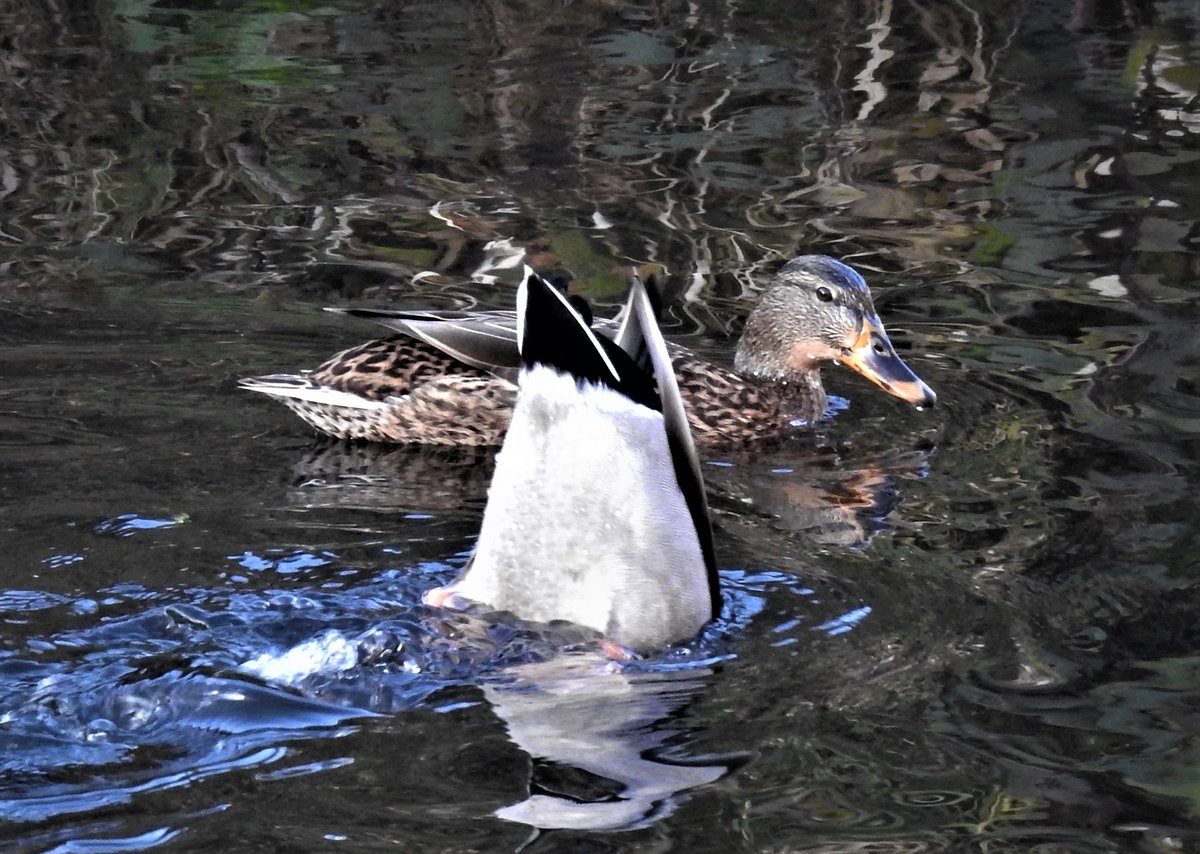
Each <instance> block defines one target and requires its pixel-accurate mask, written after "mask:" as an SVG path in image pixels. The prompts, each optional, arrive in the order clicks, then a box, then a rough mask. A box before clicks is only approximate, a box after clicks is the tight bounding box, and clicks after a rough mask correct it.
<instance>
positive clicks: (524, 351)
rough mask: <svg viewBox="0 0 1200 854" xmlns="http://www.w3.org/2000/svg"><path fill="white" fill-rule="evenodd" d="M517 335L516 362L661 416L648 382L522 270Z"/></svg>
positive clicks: (560, 298)
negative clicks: (613, 393)
mask: <svg viewBox="0 0 1200 854" xmlns="http://www.w3.org/2000/svg"><path fill="white" fill-rule="evenodd" d="M517 314H518V317H517V331H518V346H519V347H520V350H521V362H522V364H523V365H524V366H525V367H527V368H528V367H532V366H533V365H544V366H546V367H548V368H551V369H553V370H555V371H558V372H559V373H563V374H570V375H571V376H573V377H575V379H576V381H578V382H587V383H592V384H593V385H602V386H606V387H608V388H611V389H612V390H614V391H616V392H619V393H620V394H623V395H625V396H626V397H628V398H629V399H630V400H632V401H634V402H635V403H640V404H641V405H643V406H647V407H649V408H650V409H654V410H656V411H658V410H661V408H662V406H661V404H660V403H659V399H658V394H657V392H656V391H655V388H654V382H653V379H652V378H651V377H650V376H649V375H648V374H647V373H646V371H645V370H643V369H642V368H640V367H639V366H638V365H637V364H636V363H635V362H634V361H633V360H632V359H631V358H630V357H629V355H628V354H627V353H625V351H624V350H622V349H621V348H620V347H618V346H617V345H616V344H614V343H613V342H612V341H609V340H608V339H607V338H605V337H604V336H602V335H597V334H596V333H594V332H593V331H592V330H591V328H590V327H589V325H588V322H587V319H586V318H584V317H582V316H581V315H580V314H579V312H578V311H576V310H575V308H574V307H573V306H572V304H571V301H570V300H568V298H567V297H566V296H565V295H564V294H563V293H561V292H560V291H559V290H558V289H556V288H555V287H554V286H553V285H551V284H550V283H548V282H547V281H546V280H545V279H543V278H542V277H541V276H539V275H538V274H537V273H535V272H533V271H532V270H530V269H529V268H528V267H527V268H526V270H525V279H524V280H523V281H522V282H521V287H520V289H519V290H518V292H517Z"/></svg>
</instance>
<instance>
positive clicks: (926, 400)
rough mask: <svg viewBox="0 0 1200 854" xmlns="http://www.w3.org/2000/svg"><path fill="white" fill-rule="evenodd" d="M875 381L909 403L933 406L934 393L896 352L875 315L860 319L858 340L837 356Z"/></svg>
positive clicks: (934, 401)
mask: <svg viewBox="0 0 1200 854" xmlns="http://www.w3.org/2000/svg"><path fill="white" fill-rule="evenodd" d="M837 360H838V361H839V362H841V363H842V364H843V365H847V366H849V367H851V368H853V369H854V370H856V371H858V372H859V373H860V374H862V375H863V376H864V377H866V378H867V379H869V380H870V381H871V382H873V383H875V385H877V386H879V387H880V388H881V389H883V390H884V391H886V392H887V393H888V394H892V395H895V396H896V397H898V398H900V399H901V400H906V401H908V402H909V403H911V404H912V405H913V406H933V405H934V404H935V403H936V402H937V395H936V394H934V393H933V389H931V388H930V387H929V386H927V385H925V383H924V382H922V381H921V378H920V377H918V376H917V375H916V374H914V373H913V372H912V370H911V369H910V368H909V367H908V365H906V364H904V360H903V359H901V358H900V357H899V356H897V355H896V350H895V348H894V347H892V342H891V341H890V340H888V336H887V332H885V331H884V329H883V324H882V323H880V322H879V318H878V317H868V318H867V319H866V320H864V321H863V326H862V330H861V331H860V332H859V335H858V340H856V341H855V342H854V344H853V345H852V346H850V347H847V348H846V349H845V350H843V351H842V352H841V355H839V356H838V357H837Z"/></svg>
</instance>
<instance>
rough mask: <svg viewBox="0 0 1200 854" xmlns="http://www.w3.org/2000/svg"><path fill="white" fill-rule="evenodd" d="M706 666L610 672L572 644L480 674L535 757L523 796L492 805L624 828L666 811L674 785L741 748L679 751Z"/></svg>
mask: <svg viewBox="0 0 1200 854" xmlns="http://www.w3.org/2000/svg"><path fill="white" fill-rule="evenodd" d="M707 675H709V671H707V670H701V669H698V668H697V669H693V670H682V671H678V670H677V671H671V672H637V671H627V670H626V671H617V672H613V671H612V670H610V669H608V668H607V667H605V666H604V664H603V663H602V662H597V661H596V660H595V658H594V657H593V658H588V657H585V656H581V655H578V654H577V655H574V656H571V655H564V656H560V657H558V658H556V659H554V660H552V661H548V662H540V663H536V664H525V665H521V666H519V667H513V668H509V669H508V670H506V671H505V676H506V681H505V682H501V683H497V684H485V685H484V694H485V696H486V697H487V699H488V702H489V703H490V704H491V706H492V710H493V711H494V712H495V713H496V715H497V717H499V718H500V719H501V720H502V721H504V724H505V727H506V728H507V729H508V733H509V736H510V737H511V738H512V740H513V742H514V743H516V744H517V745H518V746H519V747H521V748H522V749H523V750H525V751H526V752H528V753H529V755H530V756H531V757H532V758H533V759H534V767H533V773H532V775H531V780H530V783H531V785H530V793H529V796H528V797H527V798H525V800H523V801H520V802H518V803H515V804H511V805H509V806H506V807H502V808H501V809H499V810H497V811H496V815H497V816H499V817H500V818H503V819H507V820H509V821H516V822H520V823H522V824H528V825H531V826H533V827H540V828H544V829H551V828H560V829H575V830H629V829H631V828H636V827H644V826H646V825H648V824H651V823H653V822H654V821H657V820H658V819H661V818H663V817H665V816H667V815H669V814H670V813H671V812H673V811H674V809H675V808H676V807H677V806H678V804H679V800H680V794H681V793H682V792H684V791H686V790H688V789H693V788H696V787H698V786H703V785H706V784H708V783H711V782H713V781H714V780H717V779H718V778H720V777H721V776H722V775H724V774H725V773H726V772H727V771H728V770H729V768H730V766H731V765H733V764H735V763H736V762H738V761H740V760H741V758H742V757H738V756H732V755H731V756H725V757H720V758H717V757H709V758H707V759H706V760H705V761H703V762H702V761H700V760H698V759H694V758H691V757H688V756H687V755H686V754H684V753H682V752H681V751H680V741H681V739H682V738H686V736H687V730H686V728H685V727H684V726H683V725H682V724H680V722H679V717H680V715H679V712H680V709H681V708H682V707H684V706H686V705H687V704H688V703H689V702H691V700H692V698H693V696H694V695H696V694H697V693H699V691H700V690H701V689H702V688H703V687H704V677H705V676H707ZM672 755H674V756H677V757H679V758H678V759H676V760H675V761H672V759H671V758H670V757H671V756H672Z"/></svg>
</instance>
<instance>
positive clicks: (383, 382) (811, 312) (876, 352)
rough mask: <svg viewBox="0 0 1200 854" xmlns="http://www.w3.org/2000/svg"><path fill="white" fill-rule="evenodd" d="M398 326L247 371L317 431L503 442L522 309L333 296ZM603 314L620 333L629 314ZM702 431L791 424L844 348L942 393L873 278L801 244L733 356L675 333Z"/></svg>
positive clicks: (732, 432)
mask: <svg viewBox="0 0 1200 854" xmlns="http://www.w3.org/2000/svg"><path fill="white" fill-rule="evenodd" d="M330 310H331V311H338V312H340V313H343V314H349V315H353V316H355V317H363V318H367V319H369V320H372V321H375V322H376V323H380V324H382V325H384V326H386V327H388V328H390V329H392V330H393V331H394V332H396V333H398V334H395V335H392V336H391V337H389V338H381V339H377V340H374V341H368V342H367V343H365V344H361V345H359V346H357V347H351V348H350V349H348V350H343V351H342V352H340V353H338V354H336V355H335V356H333V357H332V358H330V359H329V360H328V361H326V362H325V363H324V364H322V365H321V366H320V367H318V368H316V369H315V370H313V371H310V372H305V373H301V374H273V375H270V376H263V377H254V378H248V379H244V380H242V381H241V385H242V387H243V388H246V389H250V390H252V391H258V392H262V393H263V394H267V395H269V396H271V397H274V398H276V399H277V400H279V401H280V402H282V403H283V404H284V405H286V406H288V407H289V408H290V409H292V410H293V411H294V412H295V413H296V414H298V415H299V416H300V417H301V418H303V419H304V420H305V421H307V422H308V423H309V424H310V425H312V426H313V427H315V428H316V429H317V430H318V431H320V432H322V433H326V434H329V435H332V436H335V437H339V438H345V439H365V440H368V441H374V442H389V443H400V444H406V443H428V444H438V445H499V444H500V442H501V440H502V439H503V437H504V431H505V429H507V427H508V421H509V419H510V418H511V416H512V406H513V402H514V401H515V399H516V392H517V386H516V376H517V370H518V368H519V366H520V364H521V358H520V353H519V349H518V346H517V345H518V341H517V338H518V335H517V316H516V312H513V311H489V312H466V311H394V310H388V309H330ZM596 328H597V329H598V330H599V331H600V332H601V333H602V334H603V335H604V336H608V337H610V338H611V337H612V336H613V335H614V334H616V332H617V330H618V329H619V328H620V322H619V320H601V321H598V322H597V323H596ZM667 352H668V353H669V355H670V358H671V362H672V364H673V366H674V370H675V374H676V378H677V382H678V384H679V390H680V393H681V394H682V396H683V402H684V409H685V411H686V412H687V415H688V420H689V422H690V424H691V428H692V431H693V434H694V437H695V440H696V442H697V443H698V444H700V445H703V446H710V447H711V446H715V447H721V446H729V445H737V444H744V443H746V442H750V441H754V440H759V439H764V438H772V437H778V436H781V435H783V434H785V433H787V432H788V431H790V430H792V429H794V425H795V424H796V423H800V422H802V423H804V424H812V423H814V422H816V421H818V420H820V419H821V418H822V417H824V415H825V414H826V411H827V409H828V400H827V398H826V395H825V389H824V386H823V385H822V384H821V372H820V370H821V365H822V364H825V363H828V362H840V363H841V364H844V365H846V366H848V367H850V368H852V369H854V370H855V371H857V372H858V373H860V374H862V375H863V376H864V377H866V378H867V379H869V380H870V381H871V382H873V383H875V384H876V385H877V386H879V387H880V388H881V389H883V390H884V391H886V392H887V393H888V394H891V395H894V396H896V397H898V398H900V399H901V400H905V401H907V402H908V403H911V404H913V405H915V406H918V407H926V406H932V405H933V404H934V403H935V402H936V400H937V396H936V395H935V394H934V393H933V390H932V389H931V388H930V387H929V386H928V385H926V384H925V383H924V382H923V381H922V380H921V379H920V377H918V376H917V375H916V374H914V373H913V372H912V370H910V369H909V367H908V365H906V364H905V363H904V361H903V360H902V359H901V358H900V357H899V356H898V355H897V354H896V350H895V348H894V347H893V346H892V342H891V340H890V339H889V338H888V335H887V332H886V331H885V330H884V327H883V322H882V321H881V320H880V319H879V315H878V314H877V313H876V311H875V306H874V304H873V302H872V300H871V291H870V289H869V288H868V287H867V283H866V281H864V280H863V277H862V276H861V275H859V273H858V272H857V271H856V270H854V269H853V268H852V267H849V266H847V265H846V264H843V263H842V262H840V261H837V260H835V259H833V258H830V257H828V256H825V255H804V256H801V257H799V258H793V259H792V260H791V261H788V262H787V263H786V264H784V265H783V267H781V268H780V269H779V271H778V272H777V273H776V274H775V275H774V276H773V277H772V278H771V279H770V281H769V282H768V283H767V285H766V287H765V289H764V290H763V292H762V296H761V297H760V298H759V300H758V303H757V305H755V307H754V309H753V311H751V313H750V316H749V317H748V318H747V319H746V324H745V328H744V329H743V331H742V335H741V338H740V340H739V341H738V346H737V352H736V355H735V357H734V360H733V366H732V367H729V366H727V365H721V364H717V363H715V362H710V361H708V360H706V359H703V358H701V357H700V356H698V355H697V354H695V353H693V352H691V351H690V350H688V349H687V348H685V347H682V346H679V345H670V344H669V345H667Z"/></svg>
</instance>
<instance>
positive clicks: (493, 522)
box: [425, 267, 721, 652]
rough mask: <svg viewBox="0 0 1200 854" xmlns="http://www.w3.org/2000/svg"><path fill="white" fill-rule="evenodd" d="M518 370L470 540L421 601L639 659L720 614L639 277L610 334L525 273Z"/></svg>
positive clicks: (683, 418)
mask: <svg viewBox="0 0 1200 854" xmlns="http://www.w3.org/2000/svg"><path fill="white" fill-rule="evenodd" d="M516 322H517V325H516V330H517V342H518V349H519V352H520V356H521V363H522V367H521V369H520V378H519V381H518V392H517V396H516V403H515V406H514V408H513V412H512V419H511V422H512V423H511V426H510V427H509V429H508V431H507V434H506V435H505V438H504V444H503V447H502V448H501V450H500V453H499V455H498V456H497V458H496V471H495V474H494V475H493V476H492V483H491V486H490V487H489V488H488V499H487V505H486V507H485V508H484V511H483V524H482V527H481V528H480V531H479V541H478V543H477V545H476V547H475V553H474V554H473V555H472V557H471V561H470V563H469V564H468V566H467V568H466V570H465V571H464V572H463V574H462V576H461V577H460V578H459V579H458V580H457V581H455V582H454V583H453V584H452V585H450V586H449V587H443V588H436V589H434V590H431V591H430V592H429V593H427V594H426V596H425V601H426V603H428V604H430V605H434V606H441V605H448V604H449V605H457V604H460V601H461V600H463V599H465V600H467V601H469V602H477V603H482V604H485V605H487V606H488V607H490V608H492V609H495V610H498V611H508V612H510V613H512V614H514V615H515V616H517V617H519V618H521V619H523V620H528V621H531V622H542V623H545V622H550V621H552V620H568V621H570V622H572V623H577V624H579V625H582V626H586V627H588V628H591V629H594V630H595V631H597V632H600V633H601V634H603V635H604V636H605V638H606V639H608V640H610V641H613V642H615V643H617V644H619V645H620V646H622V647H625V648H627V649H630V650H634V651H635V652H648V651H652V650H657V649H661V648H663V647H665V646H667V645H668V644H671V643H675V642H678V641H683V640H687V639H688V638H691V637H693V636H694V635H695V634H696V633H697V632H699V631H700V628H701V627H702V626H703V625H704V624H705V623H706V622H708V621H709V620H710V619H712V617H713V616H714V615H716V614H717V613H718V612H719V611H720V604H721V603H720V592H719V589H718V586H717V573H716V566H715V563H714V561H713V549H712V529H711V528H710V526H709V519H708V507H707V505H706V503H705V499H704V484H703V481H702V480H701V476H700V464H699V461H698V460H697V457H696V448H695V445H694V444H693V443H692V438H691V434H690V433H689V431H688V423H687V422H688V419H687V415H686V414H685V413H684V409H683V401H682V399H681V398H680V394H679V388H678V386H677V385H676V383H675V377H674V372H673V370H672V366H671V357H670V355H668V352H667V346H666V342H664V341H663V338H662V333H661V332H659V329H658V323H657V321H656V320H655V318H654V311H653V309H652V308H651V305H650V300H649V299H648V298H647V296H646V291H645V289H644V288H643V286H642V284H641V282H640V281H638V280H637V279H635V280H634V282H633V287H632V289H631V291H630V295H629V301H628V303H627V305H626V311H625V316H624V320H623V323H622V325H621V328H620V329H619V331H618V332H617V334H616V340H615V343H614V341H610V340H608V339H607V338H605V337H603V336H601V335H597V334H595V333H593V332H592V330H591V329H590V328H589V326H588V323H587V322H586V321H585V320H584V319H583V318H582V317H580V315H579V314H577V313H576V312H575V311H574V309H572V308H571V306H570V303H569V302H568V301H567V299H566V298H565V297H564V296H563V295H562V294H560V293H559V292H558V291H556V290H555V289H554V288H553V287H551V286H550V285H549V284H547V283H546V282H545V281H544V280H543V279H541V278H540V277H539V276H537V275H536V274H534V273H533V271H531V270H530V269H529V268H528V267H526V268H525V278H524V280H523V281H522V282H521V287H520V289H519V291H518V292H517V321H516Z"/></svg>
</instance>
